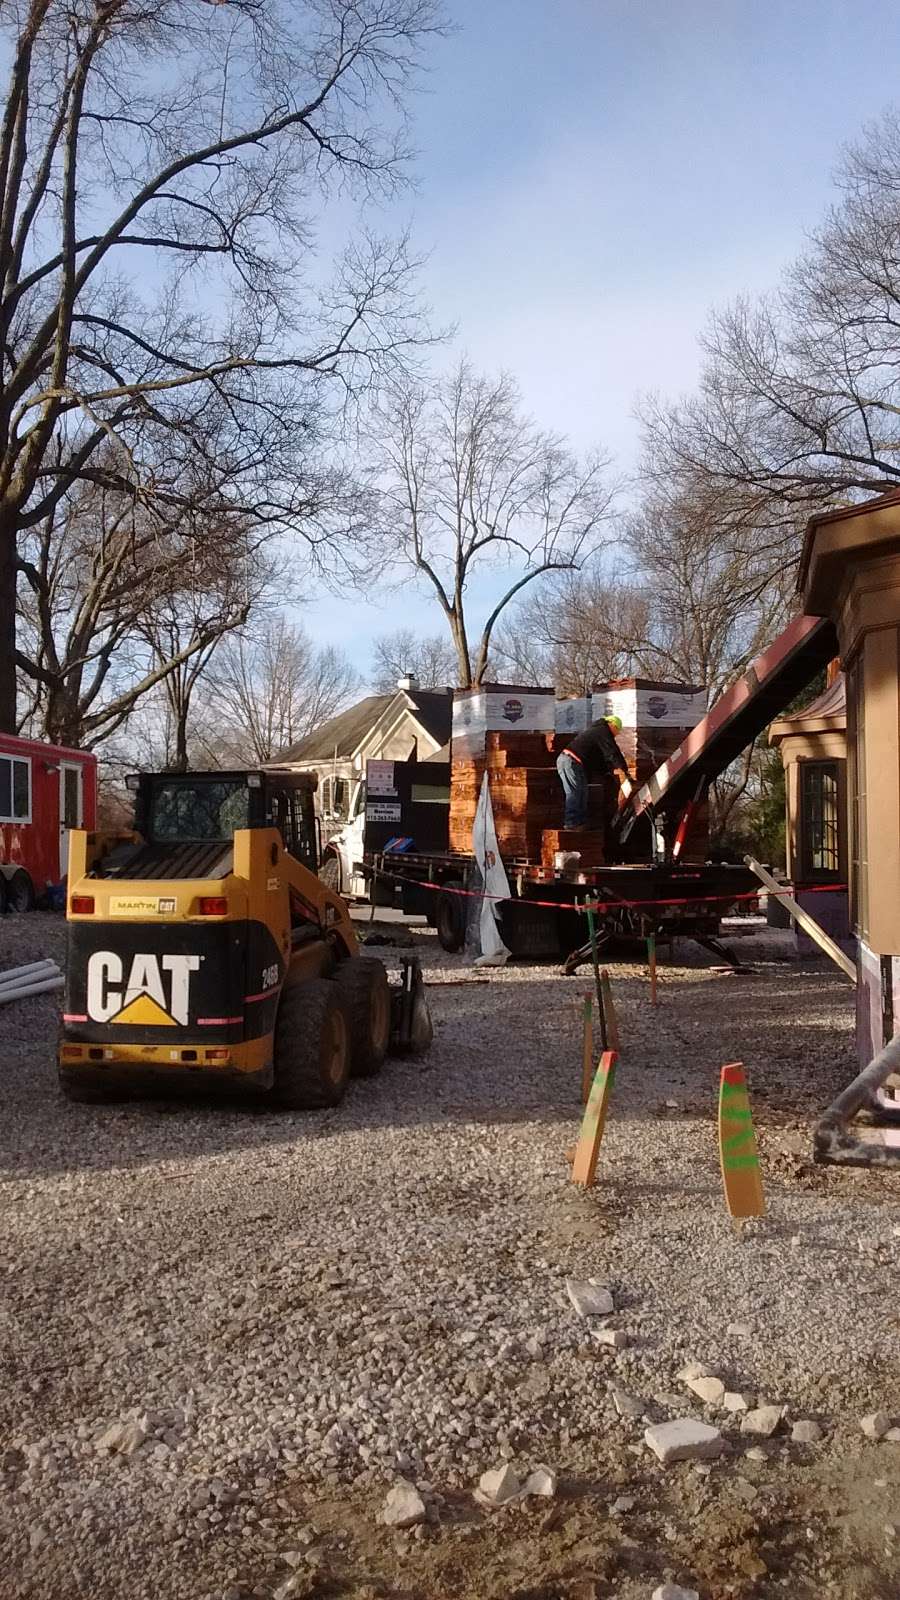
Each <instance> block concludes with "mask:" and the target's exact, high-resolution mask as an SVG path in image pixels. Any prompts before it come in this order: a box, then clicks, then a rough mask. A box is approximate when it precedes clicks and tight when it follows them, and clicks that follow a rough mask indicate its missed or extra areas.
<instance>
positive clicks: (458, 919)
mask: <svg viewBox="0 0 900 1600" xmlns="http://www.w3.org/2000/svg"><path fill="white" fill-rule="evenodd" d="M462 887H463V885H462V884H461V883H460V881H459V879H458V878H448V879H447V881H446V883H445V884H444V887H443V889H442V890H441V892H440V894H439V895H438V897H437V906H436V908H435V913H434V925H435V927H436V929H437V936H438V944H439V945H440V947H441V949H442V950H446V951H447V952H448V953H449V954H450V955H453V954H454V953H455V952H456V951H457V950H461V949H462V947H463V945H464V944H465V941H466V902H465V897H464V896H463V895H461V894H449V893H447V891H448V890H452V889H462Z"/></svg>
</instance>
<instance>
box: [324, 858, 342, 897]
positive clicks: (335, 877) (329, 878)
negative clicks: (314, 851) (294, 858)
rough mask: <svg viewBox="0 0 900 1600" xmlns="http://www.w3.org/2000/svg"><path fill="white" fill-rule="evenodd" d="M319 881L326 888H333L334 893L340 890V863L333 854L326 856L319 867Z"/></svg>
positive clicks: (338, 892)
mask: <svg viewBox="0 0 900 1600" xmlns="http://www.w3.org/2000/svg"><path fill="white" fill-rule="evenodd" d="M319 882H320V883H324V885H325V887H326V889H333V890H334V893H335V894H340V892H341V863H340V858H339V857H338V856H335V855H330V856H326V857H325V860H324V861H323V862H322V865H321V866H320V868H319Z"/></svg>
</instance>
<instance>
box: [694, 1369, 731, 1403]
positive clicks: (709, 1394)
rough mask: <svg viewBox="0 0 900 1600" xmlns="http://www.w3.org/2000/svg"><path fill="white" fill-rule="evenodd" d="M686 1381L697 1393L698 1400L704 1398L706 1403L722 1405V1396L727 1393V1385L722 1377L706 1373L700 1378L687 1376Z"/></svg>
mask: <svg viewBox="0 0 900 1600" xmlns="http://www.w3.org/2000/svg"><path fill="white" fill-rule="evenodd" d="M685 1381H686V1383H687V1387H688V1388H689V1389H690V1391H691V1393H692V1394H695V1395H696V1396H697V1398H698V1400H702V1401H703V1403H704V1405H707V1406H718V1405H721V1403H722V1397H723V1395H724V1393H725V1385H724V1383H723V1382H722V1379H721V1378H715V1377H713V1376H712V1374H709V1375H707V1374H705V1373H704V1374H703V1375H702V1376H701V1377H699V1378H687V1379H686V1380H685Z"/></svg>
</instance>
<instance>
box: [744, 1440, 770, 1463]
mask: <svg viewBox="0 0 900 1600" xmlns="http://www.w3.org/2000/svg"><path fill="white" fill-rule="evenodd" d="M768 1459H769V1458H768V1456H767V1455H766V1452H765V1450H764V1449H763V1448H762V1445H759V1444H755V1445H754V1446H753V1448H752V1450H748V1451H747V1460H748V1461H768Z"/></svg>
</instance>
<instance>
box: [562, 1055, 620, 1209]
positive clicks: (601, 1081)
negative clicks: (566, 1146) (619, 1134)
mask: <svg viewBox="0 0 900 1600" xmlns="http://www.w3.org/2000/svg"><path fill="white" fill-rule="evenodd" d="M615 1081H616V1052H615V1050H604V1052H603V1054H602V1056H601V1057H600V1065H599V1067H598V1068H597V1071H596V1073H595V1074H594V1082H593V1084H592V1085H591V1092H590V1096H589V1098H588V1103H587V1105H586V1106H585V1110H584V1117H583V1118H582V1122H581V1133H580V1134H579V1137H578V1144H577V1146H576V1148H575V1160H574V1161H573V1163H572V1182H573V1183H578V1184H580V1185H581V1187H582V1188H583V1189H590V1188H592V1187H593V1183H594V1174H595V1172H596V1170H597V1156H598V1155H599V1153H600V1140H601V1139H602V1138H603V1129H604V1127H605V1126H606V1111H607V1107H608V1105H609V1097H610V1094H611V1093H612V1087H613V1084H614V1083H615Z"/></svg>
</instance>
